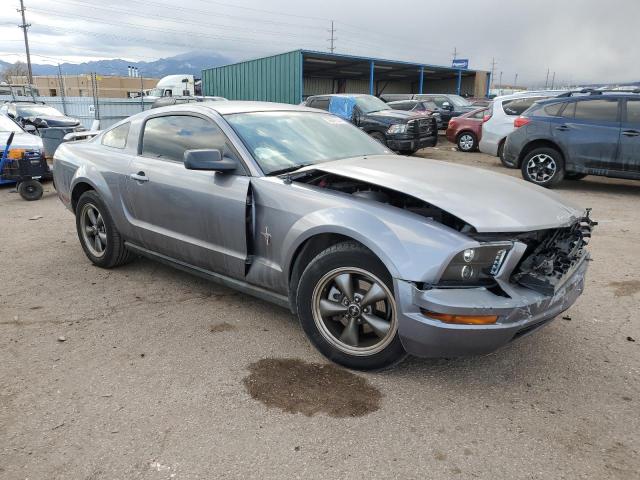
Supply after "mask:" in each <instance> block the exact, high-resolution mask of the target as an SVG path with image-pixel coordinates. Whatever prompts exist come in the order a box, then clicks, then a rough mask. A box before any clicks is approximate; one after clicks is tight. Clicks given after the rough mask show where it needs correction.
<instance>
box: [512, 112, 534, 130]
mask: <svg viewBox="0 0 640 480" xmlns="http://www.w3.org/2000/svg"><path fill="white" fill-rule="evenodd" d="M530 121H531V119H530V118H527V117H524V116H522V115H520V116H519V117H518V118H516V119H515V120H514V121H513V126H514V127H516V128H520V127H524V126H525V125H526V124H527V123H529V122H530Z"/></svg>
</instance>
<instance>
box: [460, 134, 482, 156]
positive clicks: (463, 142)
mask: <svg viewBox="0 0 640 480" xmlns="http://www.w3.org/2000/svg"><path fill="white" fill-rule="evenodd" d="M456 144H457V145H458V150H460V151H461V152H467V153H468V152H473V151H474V150H476V149H477V148H478V138H477V137H476V136H475V134H474V133H473V132H462V133H461V134H460V135H458V139H457V140H456Z"/></svg>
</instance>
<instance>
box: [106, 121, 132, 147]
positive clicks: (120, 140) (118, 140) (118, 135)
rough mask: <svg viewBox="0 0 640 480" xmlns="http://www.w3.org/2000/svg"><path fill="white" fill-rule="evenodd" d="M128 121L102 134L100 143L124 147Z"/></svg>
mask: <svg viewBox="0 0 640 480" xmlns="http://www.w3.org/2000/svg"><path fill="white" fill-rule="evenodd" d="M130 125H131V124H130V123H129V122H127V123H123V124H122V125H119V126H117V127H116V128H112V129H111V130H109V131H108V132H107V133H105V134H104V135H103V136H102V145H104V146H105V147H111V148H120V149H122V148H125V147H126V146H127V137H128V136H129V126H130Z"/></svg>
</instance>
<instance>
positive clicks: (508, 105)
mask: <svg viewBox="0 0 640 480" xmlns="http://www.w3.org/2000/svg"><path fill="white" fill-rule="evenodd" d="M542 98H543V97H530V98H515V99H513V100H505V101H504V102H502V110H504V113H506V114H507V115H509V116H517V115H522V114H523V113H524V111H525V110H527V109H529V107H531V105H533V104H534V103H535V102H537V101H538V100H542Z"/></svg>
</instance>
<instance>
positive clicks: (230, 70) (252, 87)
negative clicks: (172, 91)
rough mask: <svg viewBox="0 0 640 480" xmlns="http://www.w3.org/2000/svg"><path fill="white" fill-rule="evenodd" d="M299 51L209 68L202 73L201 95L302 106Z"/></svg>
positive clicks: (300, 54) (300, 57) (300, 56)
mask: <svg viewBox="0 0 640 480" xmlns="http://www.w3.org/2000/svg"><path fill="white" fill-rule="evenodd" d="M301 69H302V53H301V52H300V51H295V52H289V53H283V54H281V55H273V56H271V57H265V58H259V59H256V60H249V61H246V62H241V63H236V64H233V65H225V66H222V67H216V68H210V69H207V70H203V71H202V92H203V94H204V95H216V96H221V97H225V98H228V99H229V100H260V101H267V102H282V103H293V104H297V103H300V101H301V99H302V82H301Z"/></svg>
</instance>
